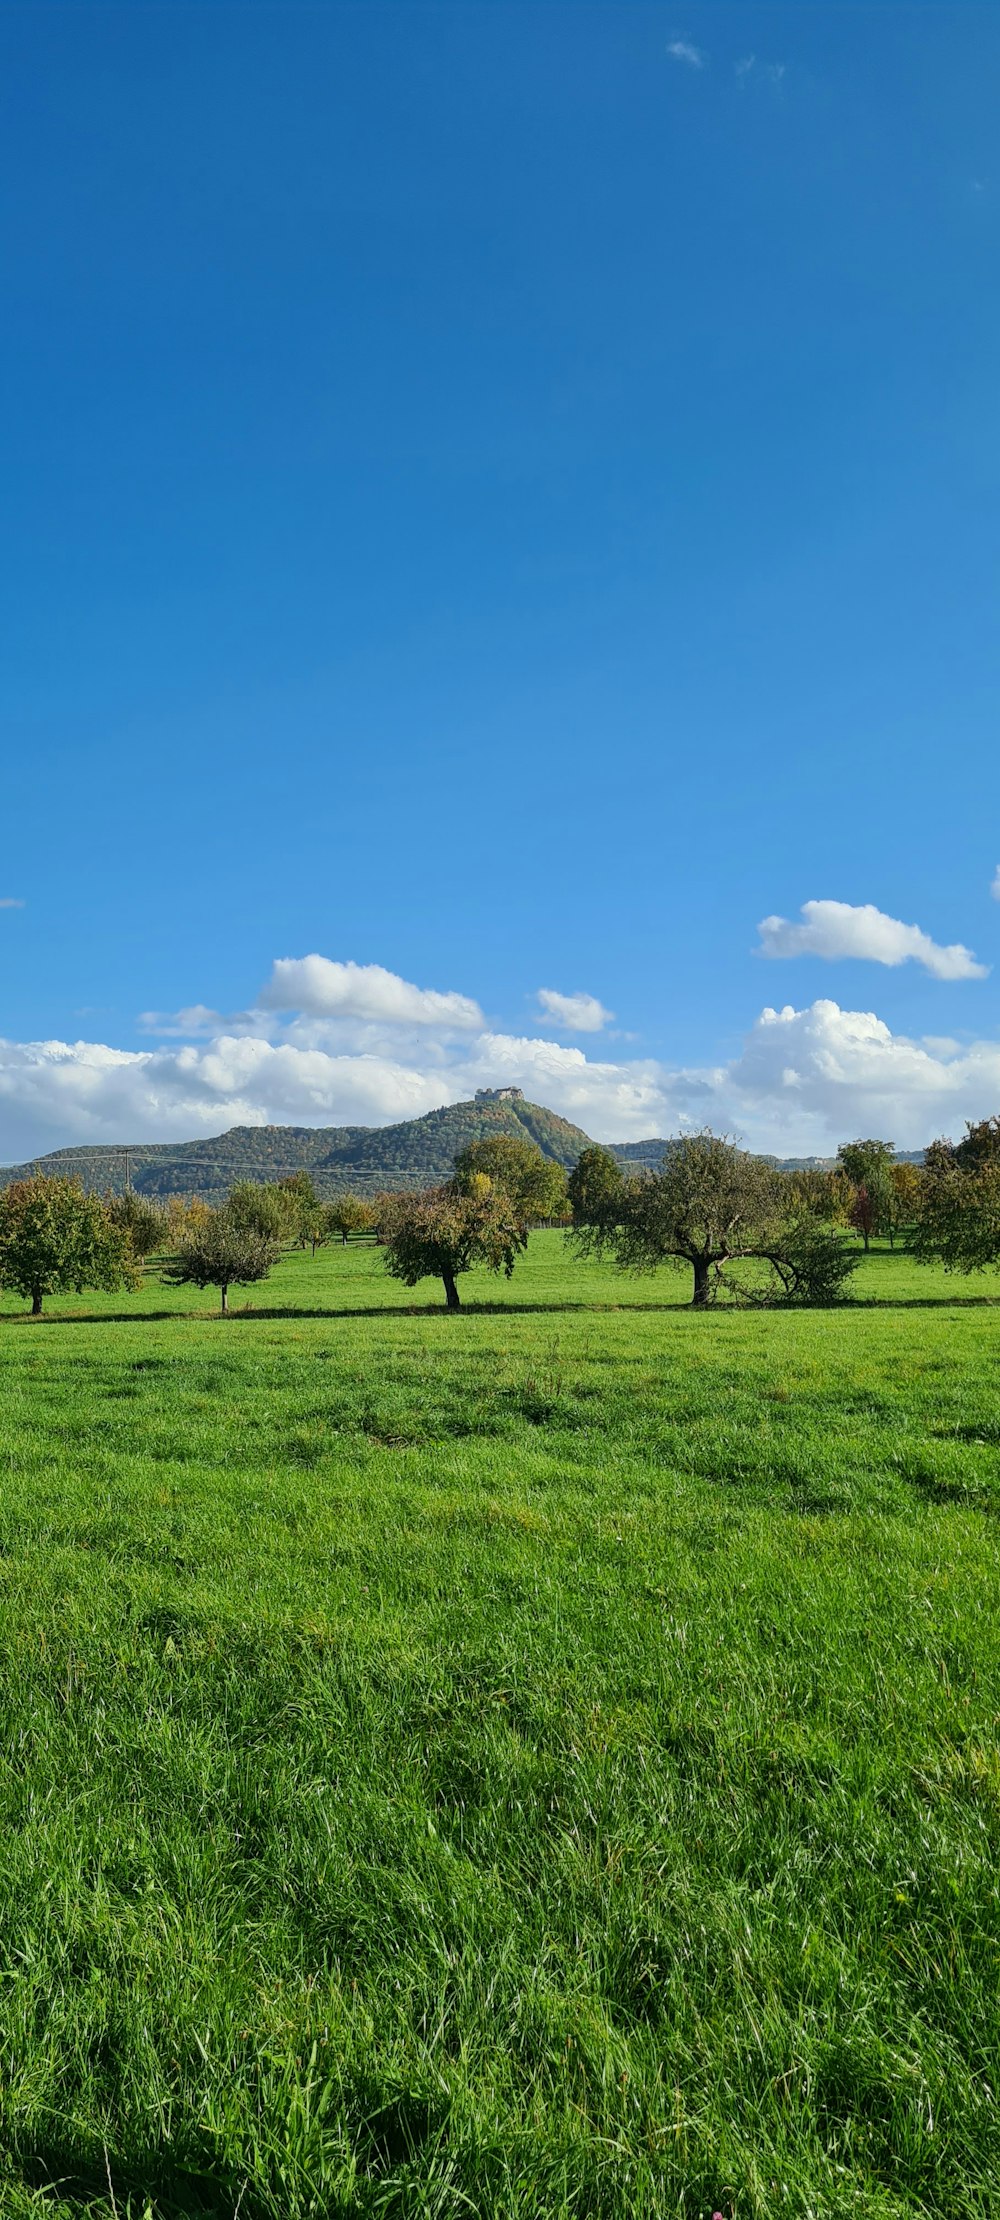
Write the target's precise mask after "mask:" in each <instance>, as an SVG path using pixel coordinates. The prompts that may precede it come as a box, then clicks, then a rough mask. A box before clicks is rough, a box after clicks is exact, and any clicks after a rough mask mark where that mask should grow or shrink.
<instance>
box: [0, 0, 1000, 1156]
mask: <svg viewBox="0 0 1000 2220" xmlns="http://www.w3.org/2000/svg"><path fill="white" fill-rule="evenodd" d="M672 49H673V51H672ZM0 67H2V82H3V88H4V91H3V104H4V127H3V134H2V140H0V173H2V188H3V208H4V214H3V223H2V232H0V247H2V299H3V306H4V345H3V349H2V355H0V378H2V388H3V390H2V412H0V423H2V435H0V436H2V446H3V557H2V560H3V578H2V605H3V632H4V657H3V663H4V676H3V680H2V696H3V731H4V740H5V744H4V757H5V763H4V771H3V804H4V806H3V818H2V825H0V882H2V883H0V895H2V896H4V897H5V898H7V899H8V900H12V899H15V898H16V899H17V900H19V901H21V902H22V903H23V905H24V906H23V907H22V908H19V909H14V908H11V909H9V910H5V911H4V913H3V915H2V916H0V963H2V978H3V998H2V1010H0V1031H2V1032H3V1033H4V1034H5V1035H6V1036H8V1038H9V1039H10V1040H12V1041H25V1040H37V1039H39V1038H46V1037H48V1036H50V1035H52V1036H57V1037H58V1038H60V1039H63V1040H67V1041H70V1042H72V1041H74V1040H75V1039H76V1038H77V1037H78V1036H79V1035H81V1034H85V1035H86V1036H87V1037H88V1038H90V1039H92V1040H98V1041H100V1042H105V1043H110V1044H111V1045H113V1046H114V1045H116V1046H118V1047H121V1048H126V1049H130V1048H135V1047H137V1046H139V1045H141V1043H142V1041H143V1040H144V1039H146V1036H145V1035H143V1034H142V1033H141V1031H140V1030H139V1029H138V1027H137V1019H138V1014H139V1013H140V1012H141V1011H144V1010H149V1009H156V1010H166V1011H169V1010H172V1009H175V1008H177V1007H178V1006H179V1005H188V1004H191V1003H192V1002H196V1001H202V1002H205V1003H208V1004H211V1005H212V1006H213V1007H214V1008H215V1009H216V1010H220V1011H223V1012H225V1011H233V1010H244V1009H246V1008H247V1007H248V1005H249V1004H250V1003H251V1002H252V1001H253V998H254V996H255V995H256V993H257V991H258V989H259V988H260V985H261V983H262V981H263V980H264V979H265V978H266V977H267V975H268V974H269V972H270V968H271V965H272V962H273V960H274V959H275V958H277V957H289V956H290V957H299V956H303V955H306V954H308V953H309V952H311V951H317V952H319V953H321V954H323V955H325V956H327V957H329V958H332V959H337V960H348V959H350V960H352V961H354V962H357V963H359V964H365V965H367V964H373V963H374V964H380V965H383V966H385V967H386V968H387V969H388V970H390V971H392V972H394V973H398V974H401V975H402V976H403V977H404V978H405V979H407V980H411V981H415V982H416V983H417V984H418V985H420V986H422V987H434V988H440V989H447V990H452V991H455V992H458V993H460V994H462V995H465V996H471V997H475V998H476V1000H477V1001H478V1003H479V1004H480V1005H481V1007H482V1010H483V1011H484V1012H485V1014H486V1017H487V1019H488V1021H489V1022H490V1024H491V1025H494V1026H495V1027H496V1028H497V1029H498V1030H501V1031H503V1032H504V1033H521V1032H524V1031H525V1030H527V1031H528V1032H540V1033H545V1031H546V1027H545V1024H544V1023H543V1021H542V1019H541V1018H540V1017H539V1015H538V1012H537V1008H536V1006H535V1003H534V996H535V993H536V990H537V989H538V988H539V986H541V985H548V986H550V987H553V988H557V989H559V990H561V991H563V992H570V991H572V990H576V989H585V990H586V991H587V993H588V994H591V995H593V996H596V997H598V998H599V999H600V1001H601V1002H602V1003H603V1004H604V1005H606V1006H607V1008H608V1009H610V1010H613V1011H614V1012H615V1014H616V1020H617V1032H616V1033H615V1034H614V1035H612V1034H611V1033H609V1032H605V1033H604V1034H603V1035H602V1038H601V1041H600V1042H599V1043H597V1044H596V1045H595V1043H594V1042H593V1041H591V1043H590V1045H589V1046H588V1045H587V1042H586V1041H584V1042H582V1043H581V1044H578V1045H583V1046H584V1047H586V1049H587V1053H588V1055H594V1054H598V1055H601V1056H604V1057H612V1058H613V1057H618V1058H620V1059H627V1058H637V1057H638V1058H654V1059H665V1060H667V1061H668V1062H670V1063H673V1062H679V1063H683V1064H685V1065H715V1064H719V1063H722V1062H724V1061H725V1060H726V1059H727V1058H730V1057H732V1056H733V1055H735V1054H736V1053H737V1052H738V1049H739V1043H740V1041H741V1039H742V1037H743V1036H744V1034H745V1033H746V1032H747V1029H748V1028H749V1027H750V1026H751V1025H752V1023H753V1021H754V1019H755V1018H756V1016H757V1013H758V1012H759V1010H760V1009H761V1007H762V1006H763V1005H764V1004H765V1003H777V1004H782V1003H784V1002H788V1001H794V1002H795V1003H796V1005H798V1006H800V1007H801V1006H804V1005H807V1004H810V1003H811V1002H812V1001H813V1000H814V999H815V998H816V997H834V998H835V999H836V1000H837V1001H838V1002H839V1003H841V1004H843V1005H844V1006H845V1007H850V1008H852V1009H856V1010H861V1011H870V1010H876V1011H877V1012H878V1014H879V1016H880V1018H882V1019H883V1020H884V1021H885V1022H886V1024H887V1025H888V1026H889V1027H890V1028H891V1029H892V1031H893V1033H894V1034H902V1035H906V1036H920V1037H923V1036H926V1035H934V1036H937V1035H942V1036H944V1035H947V1036H952V1037H954V1039H956V1040H958V1041H966V1040H967V1039H969V1038H971V1037H973V1036H975V1037H976V1038H977V1039H979V1040H986V1041H993V1040H994V1039H995V1037H996V1034H997V1028H998V1018H1000V996H998V989H997V980H998V978H1000V962H998V968H997V970H995V971H994V972H993V974H992V976H991V977H988V978H986V979H981V980H978V981H974V982H970V981H969V980H968V979H961V978H959V979H952V980H949V979H947V978H943V979H942V978H937V977H934V976H931V975H929V974H928V972H927V970H926V969H925V968H924V967H923V966H922V965H921V964H920V963H919V962H912V961H911V962H907V963H905V964H902V965H899V966H895V967H887V966H886V965H885V964H880V965H876V964H874V963H871V962H867V961H866V962H864V963H863V964H862V963H859V962H857V961H852V960H848V959H846V958H845V959H844V960H837V961H833V962H830V961H824V960H822V958H821V957H819V956H816V955H809V954H808V953H807V954H804V955H802V956H801V957H799V958H797V959H796V960H794V961H787V962H780V963H774V962H766V961H762V959H761V958H760V956H759V955H755V954H754V953H753V950H754V948H755V945H756V942H757V931H756V928H757V925H758V921H759V920H760V919H761V918H762V917H765V916H767V915H770V914H772V913H779V914H780V915H782V916H784V917H786V918H790V919H793V920H794V919H796V918H797V917H798V913H799V908H800V905H801V904H803V903H804V902H806V901H810V900H828V899H832V900H836V901H838V902H841V903H845V904H852V905H860V904H869V903H870V904H874V905H876V906H877V908H878V909H880V910H881V911H883V912H885V913H886V914H887V916H888V917H889V918H894V919H898V920H902V921H903V922H904V923H914V922H916V923H917V924H918V925H919V926H920V928H921V930H922V931H923V932H925V933H927V934H928V935H930V936H931V937H932V938H933V940H934V941H935V942H938V943H946V944H951V943H954V942H961V943H964V944H966V945H967V946H968V947H970V948H972V949H974V950H975V952H976V955H977V957H978V958H979V959H980V960H981V962H982V963H984V964H987V965H989V964H992V963H994V962H995V961H998V959H1000V904H998V903H997V902H995V901H993V900H991V896H990V883H991V879H992V876H993V873H994V870H995V868H996V865H997V859H998V855H1000V811H998V808H997V793H998V775H997V708H998V691H1000V689H998V675H1000V657H998V625H997V585H998V577H997V572H998V496H1000V400H998V394H1000V283H998V280H1000V257H998V242H1000V151H998V135H997V119H998V113H1000V8H998V7H996V6H994V5H990V6H982V7H977V6H968V5H964V4H962V0H955V4H948V5H925V6H911V5H909V4H906V0H882V4H881V5H844V4H840V0H837V4H826V5H815V6H810V5H804V4H801V0H797V4H795V5H792V6H778V7H757V6H755V5H752V4H750V0H746V4H744V5H736V6H723V5H720V6H710V5H698V4H697V0H692V4H689V5H687V6H683V7H679V8H677V7H674V6H669V7H662V6H658V5H643V4H631V0H614V4H613V5H604V4H594V5H583V4H580V0H574V4H572V5H568V6H563V5H552V4H550V0H531V4H530V5H528V4H517V5H509V4H507V0H478V4H467V0H453V4H450V5H433V4H424V0H406V4H404V5H382V4H377V0H376V4H365V5H360V4H358V5H338V4H336V0H330V4H327V5H310V6H304V5H301V6H300V5H294V4H287V0H285V4H282V5H280V6H269V5H262V4H257V0H241V4H239V5H236V6H229V5H225V4H221V0H212V4H211V5H208V6H204V5H184V4H167V5H147V4H144V0H130V4H128V5H106V6H92V5H89V4H87V0H74V4H72V5H59V4H52V0H49V4H46V5H44V6H39V5H34V4H32V5H17V4H8V5H7V6H6V7H5V8H4V9H3V11H2V13H0ZM532 1013H534V1014H532ZM626 1036H631V1038H630V1039H627V1038H626ZM559 1037H560V1038H561V1039H563V1040H568V1039H569V1038H570V1036H569V1035H568V1034H566V1033H563V1034H561V1035H560V1036H559ZM147 1045H148V1042H147ZM998 1069H1000V1067H998ZM997 1106H1000V1097H998V1104H990V1105H986V1104H984V1107H997ZM334 1107H336V1106H335V1105H334ZM220 1122H221V1123H224V1122H226V1121H225V1119H222V1120H220ZM82 1130H83V1128H82V1127H80V1126H79V1125H77V1126H72V1127H68V1128H67V1132H66V1135H64V1136H63V1137H69V1136H70V1134H71V1132H75V1131H82ZM26 1132H27V1128H26V1127H24V1128H22V1125H21V1124H18V1125H17V1128H16V1138H17V1140H18V1145H21V1144H22V1142H23V1139H24V1134H25V1133H26ZM56 1137H58V1136H57V1135H56V1133H55V1130H54V1129H53V1132H52V1134H51V1135H50V1136H49V1139H48V1142H47V1145H51V1141H52V1140H53V1139H55V1138H56ZM93 1137H96V1135H95V1136H93ZM2 1154H3V1148H2V1135H0V1155H2Z"/></svg>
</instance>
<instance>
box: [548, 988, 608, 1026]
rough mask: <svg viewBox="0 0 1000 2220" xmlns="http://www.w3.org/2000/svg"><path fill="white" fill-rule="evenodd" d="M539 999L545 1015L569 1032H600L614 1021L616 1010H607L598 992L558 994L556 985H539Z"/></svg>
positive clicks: (554, 1023)
mask: <svg viewBox="0 0 1000 2220" xmlns="http://www.w3.org/2000/svg"><path fill="white" fill-rule="evenodd" d="M538 1001H539V1004H540V1006H541V1011H542V1015H543V1017H547V1018H550V1019H551V1020H552V1023H553V1025H561V1026H563V1027H564V1028H565V1030H566V1032H567V1033H599V1032H600V1031H601V1027H602V1026H604V1025H611V1024H612V1023H613V1021H614V1015H615V1013H614V1011H613V1010H606V1009H605V1007H604V1004H603V1002H599V1001H598V999H597V996H596V994H558V993H557V992H556V989H555V987H539V989H538Z"/></svg>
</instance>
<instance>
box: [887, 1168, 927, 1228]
mask: <svg viewBox="0 0 1000 2220" xmlns="http://www.w3.org/2000/svg"><path fill="white" fill-rule="evenodd" d="M889 1178H890V1181H891V1183H892V1193H891V1196H890V1198H889V1205H888V1211H887V1221H888V1222H887V1231H888V1235H889V1242H890V1246H891V1247H893V1248H894V1247H895V1242H896V1235H897V1234H898V1233H904V1232H905V1231H906V1228H907V1227H908V1226H912V1225H914V1224H915V1222H916V1220H917V1218H918V1217H919V1214H920V1202H921V1196H922V1194H923V1186H924V1181H923V1173H922V1172H921V1169H920V1166H919V1164H906V1163H902V1164H890V1166H889Z"/></svg>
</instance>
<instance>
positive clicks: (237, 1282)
mask: <svg viewBox="0 0 1000 2220" xmlns="http://www.w3.org/2000/svg"><path fill="white" fill-rule="evenodd" d="M279 1253H280V1252H279V1247H278V1243H277V1241H276V1240H274V1239H273V1238H272V1237H271V1236H269V1235H268V1234H266V1233H262V1232H261V1231H260V1229H259V1227H256V1226H253V1225H250V1224H248V1223H247V1221H246V1219H245V1218H241V1216H240V1214H239V1212H238V1211H234V1210H233V1208H232V1206H231V1204H230V1203H223V1204H222V1206H221V1208H220V1209H218V1210H209V1211H208V1212H207V1213H206V1216H205V1218H204V1220H203V1222H202V1223H201V1224H200V1225H194V1226H189V1227H188V1228H187V1230H186V1231H185V1232H184V1233H183V1234H182V1236H181V1240H180V1243H179V1246H178V1250H177V1254H176V1256H175V1257H173V1258H172V1259H171V1261H170V1263H169V1264H168V1265H167V1267H166V1270H165V1272H164V1275H163V1276H164V1279H165V1280H166V1281H168V1282H169V1284H170V1285H171V1286H172V1287H185V1286H191V1287H217V1288H218V1289H219V1292H220V1297H221V1310H222V1315H223V1317H225V1316H226V1314H227V1312H228V1310H229V1290H230V1288H231V1287H250V1286H252V1285H253V1284H254V1283H255V1282H256V1281H257V1280H266V1279H267V1277H268V1274H269V1273H270V1272H271V1271H272V1270H273V1268H274V1266H275V1265H276V1263H277V1261H278V1256H279Z"/></svg>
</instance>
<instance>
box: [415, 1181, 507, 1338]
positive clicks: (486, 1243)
mask: <svg viewBox="0 0 1000 2220" xmlns="http://www.w3.org/2000/svg"><path fill="white" fill-rule="evenodd" d="M379 1232H380V1236H381V1240H382V1244H383V1261H384V1263H385V1268H386V1271H387V1272H389V1273H391V1275H392V1277H393V1279H396V1280H402V1281H403V1284H404V1286H406V1287H415V1286H416V1284H417V1281H418V1280H424V1279H440V1280H441V1281H442V1282H443V1285H444V1293H445V1301H446V1303H447V1306H448V1309H449V1310H458V1308H459V1294H458V1284H457V1283H458V1279H459V1277H460V1275H461V1273H463V1272H468V1271H469V1270H470V1269H471V1267H472V1266H473V1265H474V1264H485V1265H486V1266H487V1268H488V1270H489V1271H491V1272H505V1273H506V1275H507V1278H508V1279H509V1278H510V1276H511V1273H512V1272H513V1270H514V1265H515V1263H516V1261H517V1258H518V1256H519V1255H520V1254H521V1251H522V1250H523V1249H526V1248H527V1246H528V1235H527V1229H526V1227H525V1226H524V1224H523V1222H522V1221H521V1219H520V1218H519V1217H518V1216H517V1213H516V1211H515V1210H514V1208H513V1206H512V1204H511V1203H510V1201H509V1199H508V1197H507V1196H506V1195H504V1194H503V1193H502V1192H501V1191H500V1190H498V1189H495V1188H491V1189H489V1190H488V1191H487V1192H486V1193H484V1194H472V1195H466V1194H463V1193H462V1192H461V1190H460V1189H459V1188H457V1187H456V1186H454V1185H453V1186H450V1187H434V1188H431V1189H430V1190H429V1191H428V1192H425V1193H423V1194H400V1195H389V1196H387V1197H386V1198H385V1200H384V1202H383V1206H382V1213H381V1218H380V1224H379Z"/></svg>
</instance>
